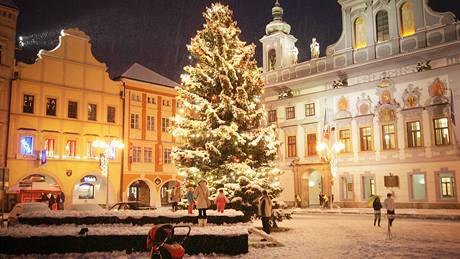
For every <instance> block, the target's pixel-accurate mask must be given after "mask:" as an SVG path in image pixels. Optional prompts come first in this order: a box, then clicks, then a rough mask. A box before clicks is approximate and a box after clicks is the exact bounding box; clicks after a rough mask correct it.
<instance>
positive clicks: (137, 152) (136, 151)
mask: <svg viewBox="0 0 460 259" xmlns="http://www.w3.org/2000/svg"><path fill="white" fill-rule="evenodd" d="M141 152H142V148H141V147H133V159H132V162H133V163H139V162H141Z"/></svg>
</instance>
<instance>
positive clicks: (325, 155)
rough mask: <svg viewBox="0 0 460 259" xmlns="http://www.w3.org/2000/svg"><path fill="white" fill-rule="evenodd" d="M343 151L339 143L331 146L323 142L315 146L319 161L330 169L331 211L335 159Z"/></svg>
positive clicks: (335, 171) (342, 146)
mask: <svg viewBox="0 0 460 259" xmlns="http://www.w3.org/2000/svg"><path fill="white" fill-rule="evenodd" d="M343 149H345V145H344V144H343V143H341V142H336V143H334V144H333V145H332V146H330V145H329V144H328V143H325V142H321V143H319V144H318V145H316V151H318V155H319V156H320V157H321V159H323V160H325V161H326V162H328V163H329V165H330V168H331V176H332V179H331V196H330V200H329V203H330V206H331V209H332V208H333V207H332V187H333V185H334V178H335V177H336V176H337V157H338V155H339V153H340V152H341V151H342V150H343Z"/></svg>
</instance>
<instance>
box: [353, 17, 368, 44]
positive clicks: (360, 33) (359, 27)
mask: <svg viewBox="0 0 460 259" xmlns="http://www.w3.org/2000/svg"><path fill="white" fill-rule="evenodd" d="M354 30H355V31H354V36H355V49H360V48H365V47H366V46H367V42H366V23H365V20H364V17H362V16H359V17H358V18H356V19H355V23H354Z"/></svg>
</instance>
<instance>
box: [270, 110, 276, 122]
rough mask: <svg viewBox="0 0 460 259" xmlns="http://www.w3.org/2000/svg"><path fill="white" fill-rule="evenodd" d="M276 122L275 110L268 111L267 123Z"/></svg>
mask: <svg viewBox="0 0 460 259" xmlns="http://www.w3.org/2000/svg"><path fill="white" fill-rule="evenodd" d="M276 120H277V117H276V110H271V111H268V122H275V121H276Z"/></svg>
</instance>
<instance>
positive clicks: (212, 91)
mask: <svg viewBox="0 0 460 259" xmlns="http://www.w3.org/2000/svg"><path fill="white" fill-rule="evenodd" d="M203 16H204V19H205V24H204V25H203V29H202V30H200V31H198V32H197V35H196V36H195V37H194V38H192V41H191V44H190V45H188V46H187V48H188V50H189V52H190V59H191V64H190V65H189V66H186V67H185V68H184V74H183V75H182V76H181V77H182V83H181V84H182V85H181V87H179V88H178V89H177V90H178V92H179V97H178V102H179V104H180V108H179V110H178V114H177V115H176V118H175V126H174V127H173V135H174V136H175V137H176V138H177V142H178V143H179V144H177V147H176V148H175V149H174V150H173V153H172V157H173V160H174V163H175V165H176V167H177V169H178V171H179V174H180V175H183V176H185V177H186V179H187V181H188V184H190V185H196V183H197V181H198V180H200V179H206V180H207V181H208V186H209V187H210V190H211V193H215V192H216V190H217V189H218V188H225V189H226V191H227V193H228V196H229V198H231V200H232V202H233V203H234V204H239V205H242V207H243V208H246V209H248V208H250V209H254V208H255V206H254V205H255V204H256V203H257V199H258V197H260V195H261V191H262V190H263V189H266V190H267V191H268V192H269V193H270V194H271V196H272V197H276V196H278V195H279V193H280V192H281V189H280V187H279V183H278V182H277V178H276V175H277V174H278V173H279V170H278V169H277V168H275V167H274V164H273V160H274V159H275V158H276V153H277V148H278V146H279V142H278V141H277V138H276V132H275V128H274V126H268V125H267V123H266V118H265V114H266V113H265V110H264V107H263V105H262V103H261V98H262V94H263V81H262V78H261V75H260V72H261V71H260V69H259V68H258V67H257V63H256V61H255V59H254V52H255V46H254V45H253V44H250V45H247V44H246V42H244V41H241V40H240V38H239V36H240V33H241V30H240V29H239V28H238V26H237V23H236V22H235V21H234V20H233V18H232V11H231V10H230V9H229V8H228V7H227V6H225V5H222V4H219V3H217V4H213V5H212V6H211V7H210V8H207V9H206V11H205V13H203ZM235 206H236V205H235Z"/></svg>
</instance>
